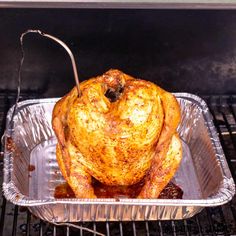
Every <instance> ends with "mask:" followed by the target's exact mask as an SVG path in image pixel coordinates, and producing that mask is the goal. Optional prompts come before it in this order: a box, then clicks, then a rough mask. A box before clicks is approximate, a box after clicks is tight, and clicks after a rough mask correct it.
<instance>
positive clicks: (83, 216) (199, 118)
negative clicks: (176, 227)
mask: <svg viewBox="0 0 236 236" xmlns="http://www.w3.org/2000/svg"><path fill="white" fill-rule="evenodd" d="M175 95H176V97H177V98H178V101H179V103H180V106H181V111H182V121H181V124H180V126H179V128H178V132H179V134H180V137H181V139H182V142H183V160H182V163H181V166H180V168H179V170H178V171H177V173H176V175H175V176H174V179H173V181H174V182H175V183H176V184H177V185H179V186H180V187H181V188H182V190H183V192H184V194H183V199H125V198H122V199H119V200H117V199H75V198H74V199H55V198H54V191H55V187H56V186H58V185H59V184H61V183H63V182H64V180H63V177H62V175H61V172H60V170H59V168H58V165H57V162H56V156H55V145H56V138H55V135H54V132H53V130H52V127H51V116H52V109H53V107H54V104H55V102H56V101H57V100H58V99H39V100H27V101H23V102H20V103H19V104H18V109H17V111H16V114H15V116H14V120H13V122H14V127H13V128H12V127H10V125H9V123H10V119H11V116H12V113H13V108H11V109H10V110H9V112H8V115H7V124H6V127H7V128H6V133H5V151H4V183H3V191H4V195H5V197H6V198H7V199H8V200H9V201H11V202H13V203H14V204H17V205H22V206H27V207H28V208H29V210H30V211H31V212H32V213H33V214H34V215H35V216H38V217H39V218H41V219H43V220H47V221H50V222H69V221H70V222H75V221H107V220H109V221H120V220H122V221H128V220H132V221H134V220H157V219H158V220H170V219H173V220H176V219H185V218H188V217H191V216H193V215H195V214H196V213H198V212H200V211H201V210H202V208H203V207H212V206H217V205H222V204H224V203H226V202H228V201H230V200H231V199H232V197H233V195H234V194H235V185H234V182H233V178H232V176H231V174H230V171H229V168H228V165H227V162H226V159H225V156H224V153H223V151H222V147H221V144H220V142H219V139H218V136H217V133H216V131H215V128H214V126H213V122H212V117H211V115H210V113H209V110H208V108H207V105H206V103H205V102H204V101H203V100H202V99H200V98H199V97H197V96H195V95H191V94H186V93H177V94H175ZM10 134H11V137H12V138H9V135H10ZM30 166H34V167H35V169H34V170H33V171H32V169H30Z"/></svg>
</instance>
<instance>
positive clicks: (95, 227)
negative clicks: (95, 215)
mask: <svg viewBox="0 0 236 236" xmlns="http://www.w3.org/2000/svg"><path fill="white" fill-rule="evenodd" d="M96 229H97V226H96V222H93V230H94V231H96ZM93 236H96V234H95V233H94V234H93Z"/></svg>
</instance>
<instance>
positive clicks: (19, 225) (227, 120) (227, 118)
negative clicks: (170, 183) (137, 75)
mask: <svg viewBox="0 0 236 236" xmlns="http://www.w3.org/2000/svg"><path fill="white" fill-rule="evenodd" d="M37 96H39V95H37V93H36V94H29V93H28V94H23V95H22V98H21V99H30V98H37ZM202 98H203V99H204V100H205V101H206V102H207V104H208V106H209V108H210V110H211V113H212V115H213V119H214V123H215V126H216V128H217V131H218V134H219V137H220V140H221V144H222V146H223V149H224V152H225V155H226V158H227V161H228V164H229V167H230V170H231V173H232V175H233V177H234V180H236V95H231V96H229V95H222V96H218V95H217V96H209V95H207V96H202ZM14 100H15V96H14V95H13V94H7V93H6V94H1V96H0V109H1V110H0V122H1V135H2V134H3V132H4V124H5V117H6V112H7V110H8V109H9V107H10V105H12V104H13V103H14ZM0 165H1V166H0V178H2V176H3V174H2V171H3V170H2V167H3V162H2V159H1V162H0ZM1 181H2V180H1ZM1 206H2V209H1V219H0V234H3V235H32V236H33V235H40V236H41V235H95V234H94V233H91V232H88V231H86V230H82V229H75V228H73V227H69V226H55V225H52V224H50V223H48V222H43V221H41V220H40V219H38V218H35V217H34V216H33V215H31V214H30V212H29V211H28V210H27V208H25V207H18V206H14V205H13V204H11V203H9V202H7V201H6V200H5V198H4V197H3V196H2V197H1ZM77 225H78V226H83V227H86V228H88V229H91V230H96V231H98V232H100V233H103V234H105V235H134V236H136V235H235V234H236V198H235V197H234V198H233V200H232V201H231V202H229V203H228V204H226V205H224V206H222V207H214V208H205V209H204V210H203V211H202V212H201V213H199V214H197V215H196V216H194V217H193V218H191V219H188V220H183V221H141V222H101V223H100V222H98V223H95V222H94V223H86V222H81V223H78V224H77Z"/></svg>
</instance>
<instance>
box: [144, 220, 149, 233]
mask: <svg viewBox="0 0 236 236" xmlns="http://www.w3.org/2000/svg"><path fill="white" fill-rule="evenodd" d="M145 228H146V235H147V236H149V235H150V232H149V225H148V221H145Z"/></svg>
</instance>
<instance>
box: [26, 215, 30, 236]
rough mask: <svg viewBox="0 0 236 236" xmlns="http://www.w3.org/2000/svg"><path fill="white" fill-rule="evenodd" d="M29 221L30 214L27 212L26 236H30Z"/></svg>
mask: <svg viewBox="0 0 236 236" xmlns="http://www.w3.org/2000/svg"><path fill="white" fill-rule="evenodd" d="M30 221H31V214H30V212H29V211H27V220H26V222H27V223H26V235H27V236H29V235H30Z"/></svg>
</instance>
